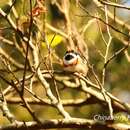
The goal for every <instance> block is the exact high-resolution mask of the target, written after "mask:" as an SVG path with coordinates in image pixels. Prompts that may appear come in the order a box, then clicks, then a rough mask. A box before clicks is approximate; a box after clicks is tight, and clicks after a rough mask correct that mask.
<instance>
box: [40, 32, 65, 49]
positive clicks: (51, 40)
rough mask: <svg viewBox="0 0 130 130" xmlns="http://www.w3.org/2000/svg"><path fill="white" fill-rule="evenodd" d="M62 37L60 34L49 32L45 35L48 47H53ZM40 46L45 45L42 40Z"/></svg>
mask: <svg viewBox="0 0 130 130" xmlns="http://www.w3.org/2000/svg"><path fill="white" fill-rule="evenodd" d="M62 40H63V38H62V36H60V35H54V34H49V35H47V41H48V43H49V45H50V47H52V48H54V47H56V46H57V45H59V44H60V43H61V42H62ZM42 47H44V48H45V47H46V43H45V42H42Z"/></svg>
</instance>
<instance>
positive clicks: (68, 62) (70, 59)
mask: <svg viewBox="0 0 130 130" xmlns="http://www.w3.org/2000/svg"><path fill="white" fill-rule="evenodd" d="M63 66H64V70H65V71H69V72H78V73H81V74H83V75H85V76H86V74H87V72H88V67H87V65H86V64H85V63H84V61H83V59H82V58H81V56H80V54H79V53H78V52H76V51H74V50H70V51H66V53H65V55H64V57H63Z"/></svg>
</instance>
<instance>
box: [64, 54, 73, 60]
mask: <svg viewBox="0 0 130 130" xmlns="http://www.w3.org/2000/svg"><path fill="white" fill-rule="evenodd" d="M73 58H74V56H73V55H69V54H68V55H66V56H65V60H71V59H73Z"/></svg>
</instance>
